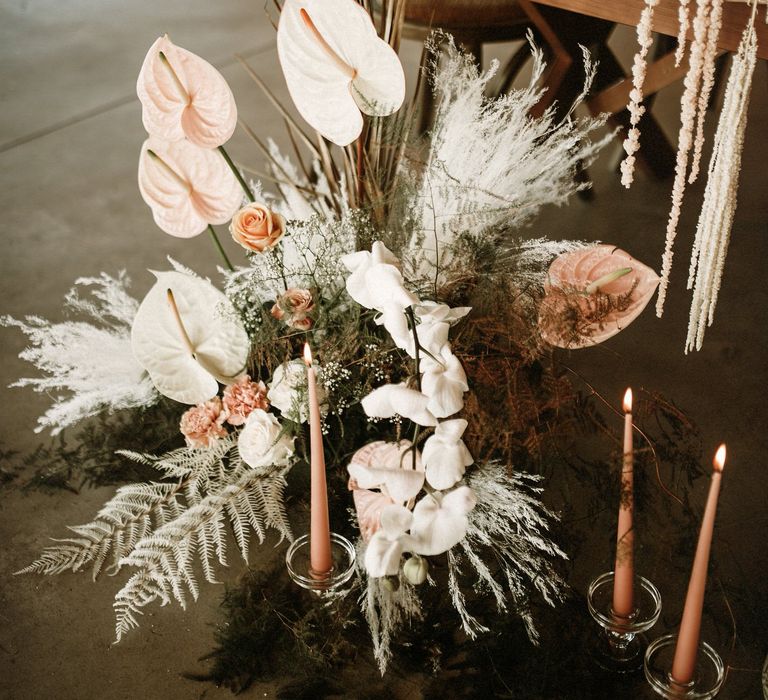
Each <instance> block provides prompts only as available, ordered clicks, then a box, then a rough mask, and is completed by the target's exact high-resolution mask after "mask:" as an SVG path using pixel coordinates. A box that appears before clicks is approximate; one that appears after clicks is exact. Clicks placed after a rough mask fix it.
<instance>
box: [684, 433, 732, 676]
mask: <svg viewBox="0 0 768 700" xmlns="http://www.w3.org/2000/svg"><path fill="white" fill-rule="evenodd" d="M713 466H714V471H713V472H712V481H711V482H710V484H709V495H708V496H707V505H706V507H705V508H704V517H703V518H702V520H701V530H700V532H699V543H698V544H697V545H696V556H695V557H694V559H693V568H692V569H691V580H690V582H689V583H688V594H687V595H686V596H685V607H684V608H683V619H682V620H681V621H680V632H678V635H677V647H676V648H675V658H674V661H673V662H672V674H671V675H672V681H673V682H674V683H677V684H678V685H686V684H687V683H690V682H691V680H692V679H693V672H694V669H695V668H696V656H697V654H698V651H699V633H700V631H701V611H702V609H703V608H704V589H705V588H706V587H707V569H708V568H709V550H710V548H711V546H712V532H713V530H714V529H715V513H716V512H717V497H718V496H719V495H720V481H721V480H722V477H723V467H724V466H725V445H720V447H719V448H718V450H717V452H716V453H715V459H714V461H713Z"/></svg>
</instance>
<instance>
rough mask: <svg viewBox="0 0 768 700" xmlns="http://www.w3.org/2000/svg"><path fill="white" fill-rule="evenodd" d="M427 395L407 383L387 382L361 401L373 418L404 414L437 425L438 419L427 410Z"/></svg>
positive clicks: (425, 424) (404, 416) (419, 423)
mask: <svg viewBox="0 0 768 700" xmlns="http://www.w3.org/2000/svg"><path fill="white" fill-rule="evenodd" d="M427 401H428V399H427V397H426V396H424V394H422V393H421V392H420V391H416V390H415V389H409V388H408V387H407V386H406V385H405V384H385V385H384V386H380V387H379V388H378V389H374V390H373V391H372V392H371V393H370V394H368V396H365V397H364V398H363V399H362V401H361V403H362V405H363V410H364V411H365V415H367V416H370V417H371V418H392V417H394V416H402V417H403V418H408V419H409V420H412V421H413V422H414V423H417V424H418V425H423V426H428V427H429V426H435V425H437V419H436V418H435V416H434V415H432V413H430V412H429V410H427Z"/></svg>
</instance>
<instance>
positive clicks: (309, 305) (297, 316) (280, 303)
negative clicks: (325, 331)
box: [272, 287, 315, 331]
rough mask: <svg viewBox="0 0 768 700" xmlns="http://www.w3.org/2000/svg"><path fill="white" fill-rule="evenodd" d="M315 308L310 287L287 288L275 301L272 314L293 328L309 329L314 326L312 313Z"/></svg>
mask: <svg viewBox="0 0 768 700" xmlns="http://www.w3.org/2000/svg"><path fill="white" fill-rule="evenodd" d="M314 310H315V302H314V301H313V300H312V292H310V291H309V290H308V289H297V288H295V287H294V288H292V289H287V290H286V291H285V293H284V294H281V295H280V296H279V297H278V298H277V300H276V301H275V305H274V306H273V307H272V315H273V316H274V317H275V318H276V319H278V320H280V321H284V322H285V324H286V325H288V326H290V327H291V328H298V329H299V330H302V331H308V330H309V329H310V328H311V327H312V319H311V318H310V314H311V313H312V312H313V311H314Z"/></svg>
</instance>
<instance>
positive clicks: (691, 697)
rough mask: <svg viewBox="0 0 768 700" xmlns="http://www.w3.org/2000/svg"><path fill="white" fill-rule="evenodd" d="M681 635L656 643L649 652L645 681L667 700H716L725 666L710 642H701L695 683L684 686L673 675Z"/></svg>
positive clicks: (668, 635) (671, 635)
mask: <svg viewBox="0 0 768 700" xmlns="http://www.w3.org/2000/svg"><path fill="white" fill-rule="evenodd" d="M676 646H677V635H676V634H667V635H664V636H663V637H659V638H658V639H657V640H655V641H654V642H653V643H652V644H651V645H650V646H649V647H648V650H647V651H646V652H645V664H644V667H645V678H646V680H647V681H648V683H649V684H650V686H651V688H653V691H654V692H655V693H656V694H657V695H661V697H663V698H667V700H708V699H709V698H714V697H715V696H716V695H717V694H718V693H719V692H720V688H721V687H722V685H723V681H724V680H725V666H724V665H723V660H722V659H721V658H720V656H719V654H718V653H717V652H716V651H715V650H714V649H713V648H712V647H711V646H709V644H707V643H706V642H699V654H698V656H697V658H696V668H695V670H694V674H693V680H692V681H691V682H690V683H686V684H684V685H681V684H680V683H676V682H675V681H674V680H673V679H672V676H671V675H670V671H671V669H672V661H673V660H674V658H675V647H676Z"/></svg>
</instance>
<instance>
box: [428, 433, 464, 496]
mask: <svg viewBox="0 0 768 700" xmlns="http://www.w3.org/2000/svg"><path fill="white" fill-rule="evenodd" d="M466 429H467V421H465V420H464V419H463V418H454V419H453V420H446V421H443V422H442V423H438V425H437V427H436V428H435V432H434V434H433V435H431V436H430V437H429V438H428V439H427V441H426V443H424V454H423V456H422V459H423V460H424V466H425V467H426V477H427V482H428V483H429V485H430V486H431V487H432V488H434V489H437V490H438V491H444V490H445V489H449V488H451V487H452V486H454V485H455V484H457V483H458V482H459V481H461V479H462V477H463V476H464V471H465V469H466V468H467V467H468V466H469V465H470V464H472V462H474V459H473V458H472V455H471V454H470V453H469V450H468V449H467V446H466V445H465V444H464V441H463V440H462V439H461V436H462V435H463V434H464V431H465V430H466Z"/></svg>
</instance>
